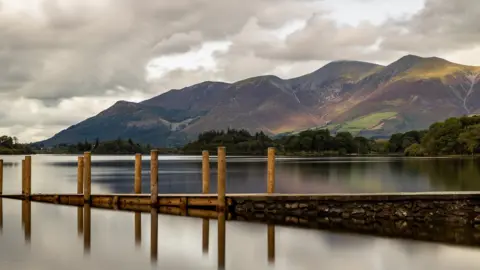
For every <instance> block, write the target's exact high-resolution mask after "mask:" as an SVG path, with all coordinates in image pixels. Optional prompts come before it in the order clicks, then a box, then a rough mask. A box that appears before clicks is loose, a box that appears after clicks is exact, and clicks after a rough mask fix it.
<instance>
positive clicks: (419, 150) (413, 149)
mask: <svg viewBox="0 0 480 270" xmlns="http://www.w3.org/2000/svg"><path fill="white" fill-rule="evenodd" d="M405 155H406V156H411V157H418V156H424V155H425V149H424V148H423V147H422V146H421V145H420V144H418V143H414V144H412V145H410V146H409V147H408V148H407V149H405Z"/></svg>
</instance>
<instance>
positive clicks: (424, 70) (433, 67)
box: [395, 60, 480, 82]
mask: <svg viewBox="0 0 480 270" xmlns="http://www.w3.org/2000/svg"><path fill="white" fill-rule="evenodd" d="M464 72H466V73H470V72H480V67H475V66H464V65H459V64H455V63H449V62H443V61H442V62H436V61H435V60H434V61H432V62H426V63H424V64H421V65H418V66H416V67H414V68H412V69H411V70H409V71H408V72H406V73H404V74H400V75H399V76H397V78H395V81H398V80H402V79H406V80H408V79H414V80H419V79H440V80H441V81H442V82H445V80H446V79H447V77H448V76H450V75H455V74H457V73H464Z"/></svg>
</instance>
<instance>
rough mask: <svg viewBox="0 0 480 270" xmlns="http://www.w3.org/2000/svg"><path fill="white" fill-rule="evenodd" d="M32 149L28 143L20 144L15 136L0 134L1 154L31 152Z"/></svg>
mask: <svg viewBox="0 0 480 270" xmlns="http://www.w3.org/2000/svg"><path fill="white" fill-rule="evenodd" d="M32 153H33V150H32V149H31V147H30V146H29V145H28V144H21V143H19V142H18V139H17V138H16V137H10V136H6V135H2V136H0V154H1V155H20V154H32Z"/></svg>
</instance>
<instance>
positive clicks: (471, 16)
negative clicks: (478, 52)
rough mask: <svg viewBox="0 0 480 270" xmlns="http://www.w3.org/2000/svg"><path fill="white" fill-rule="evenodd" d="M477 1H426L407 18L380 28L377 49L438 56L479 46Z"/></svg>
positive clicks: (479, 29) (478, 8)
mask: <svg viewBox="0 0 480 270" xmlns="http://www.w3.org/2000/svg"><path fill="white" fill-rule="evenodd" d="M479 16H480V2H477V1H470V0H458V1H455V5H452V3H451V2H449V1H442V0H427V1H426V2H425V6H424V8H423V9H422V10H420V11H419V12H418V13H416V14H415V15H413V16H412V17H411V18H408V19H403V20H390V21H389V22H387V23H386V25H384V26H383V32H384V35H385V40H384V41H383V42H382V45H381V46H380V48H381V49H385V50H392V51H401V52H407V51H408V52H412V53H419V54H429V55H439V54H440V55H441V54H445V53H451V52H453V51H456V50H464V49H471V48H472V47H475V46H479V45H480V39H479V37H480V25H479V24H478V17H479Z"/></svg>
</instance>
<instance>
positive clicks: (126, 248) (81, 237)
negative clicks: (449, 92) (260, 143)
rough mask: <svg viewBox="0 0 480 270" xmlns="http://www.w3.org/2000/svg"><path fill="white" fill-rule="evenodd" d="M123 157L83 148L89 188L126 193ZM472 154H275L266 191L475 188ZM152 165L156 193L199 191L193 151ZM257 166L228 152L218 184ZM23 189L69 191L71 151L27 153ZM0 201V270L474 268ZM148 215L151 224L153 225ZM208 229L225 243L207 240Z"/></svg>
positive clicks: (249, 180)
mask: <svg viewBox="0 0 480 270" xmlns="http://www.w3.org/2000/svg"><path fill="white" fill-rule="evenodd" d="M1 158H3V159H4V161H5V170H4V179H5V180H4V193H19V192H20V189H21V188H20V170H21V169H20V166H19V165H20V161H21V158H22V157H11V156H10V157H1ZM133 160H134V158H133V157H113V156H108V157H107V156H102V157H98V156H94V157H93V158H92V162H93V166H94V167H93V168H92V179H93V180H92V192H93V193H111V192H125V193H129V192H132V190H133ZM148 160H149V157H147V156H145V157H144V164H143V167H144V168H143V179H144V183H143V191H144V192H148V191H149V185H148V172H149V168H148ZM478 162H479V161H476V160H472V159H450V158H448V159H447V158H444V159H401V158H353V159H344V158H333V159H279V160H278V163H277V170H276V173H277V184H276V188H277V192H288V193H328V192H391V191H431V190H436V191H440V190H479V189H480V166H479V164H478ZM159 163H160V176H159V179H160V183H159V190H160V193H164V192H165V193H184V192H188V193H197V192H200V190H201V172H200V169H201V163H200V158H199V157H161V160H160V162H159ZM215 165H216V164H215V163H214V162H212V183H211V190H212V192H215V181H214V179H215V175H214V174H215V170H214V168H215ZM265 165H266V164H265V160H264V159H261V158H241V157H237V158H233V157H232V158H228V164H227V171H228V172H227V173H228V176H227V192H264V191H265V178H266V166H265ZM32 190H33V192H34V193H37V192H41V193H51V192H75V191H76V156H34V157H33V164H32ZM1 208H2V209H3V214H2V215H0V217H2V219H0V231H1V232H0V269H35V270H37V269H38V270H41V269H48V270H52V269H53V270H57V269H59V270H60V269H217V267H218V266H219V261H220V265H221V264H222V260H224V261H225V268H226V269H318V268H319V266H322V268H324V269H349V268H350V269H478V262H477V260H478V257H479V256H480V250H478V249H473V248H463V247H453V246H448V245H442V244H432V243H422V242H413V241H404V240H395V239H383V238H377V237H372V236H358V235H347V234H335V233H331V232H326V231H317V230H304V229H297V228H290V227H280V226H276V227H275V229H274V232H273V231H271V233H274V238H275V243H274V245H269V244H268V241H267V239H268V237H267V235H268V232H269V230H272V229H271V228H272V227H271V228H270V229H269V228H267V227H268V226H267V225H263V224H250V223H243V222H233V221H227V222H226V223H223V222H222V221H221V220H220V224H219V222H217V221H216V220H210V221H209V222H208V225H207V222H206V221H204V220H202V219H196V218H188V217H179V216H168V215H156V214H154V215H153V216H152V215H151V214H146V213H144V214H141V215H140V214H138V219H137V220H141V223H138V222H135V220H136V219H135V215H136V214H135V213H127V212H119V211H107V210H99V209H91V210H90V211H89V210H88V209H82V208H79V209H77V208H75V207H67V206H56V205H47V204H38V203H31V205H30V206H28V208H24V209H29V208H30V211H28V210H27V211H25V213H27V215H26V216H27V217H26V218H25V219H26V222H25V224H23V222H22V211H21V210H22V202H20V201H11V200H6V199H3V201H2V202H1ZM80 214H81V215H80ZM88 215H90V219H89V221H90V222H89V223H88V222H86V223H85V224H89V225H87V226H88V228H87V227H84V226H80V227H79V224H78V219H79V218H84V219H87V216H88ZM152 217H153V218H152ZM152 221H153V222H154V224H155V223H157V224H158V226H153V231H152V226H151V223H152ZM81 224H83V223H81ZM136 225H137V226H136ZM207 226H208V228H207ZM222 226H225V234H223V233H222V229H221V228H222ZM155 228H157V231H155ZM203 228H205V229H208V235H207V234H205V233H203V231H202V230H203ZM219 228H220V230H219ZM88 231H89V232H90V233H87V232H88ZM219 232H220V234H219ZM152 233H153V234H154V235H155V233H156V234H157V235H158V238H157V239H158V240H157V241H156V242H155V240H153V241H151V240H152V239H151V234H152ZM88 235H89V236H90V237H88ZM272 235H273V234H272ZM219 236H220V239H222V236H224V237H225V239H226V240H225V246H223V245H222V244H220V246H219V245H218V243H219V242H218V239H219ZM206 241H208V243H207V242H206ZM220 243H222V242H220ZM219 247H220V248H219ZM152 248H153V253H152ZM155 251H156V252H155ZM272 256H273V258H272ZM269 257H270V259H269Z"/></svg>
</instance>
